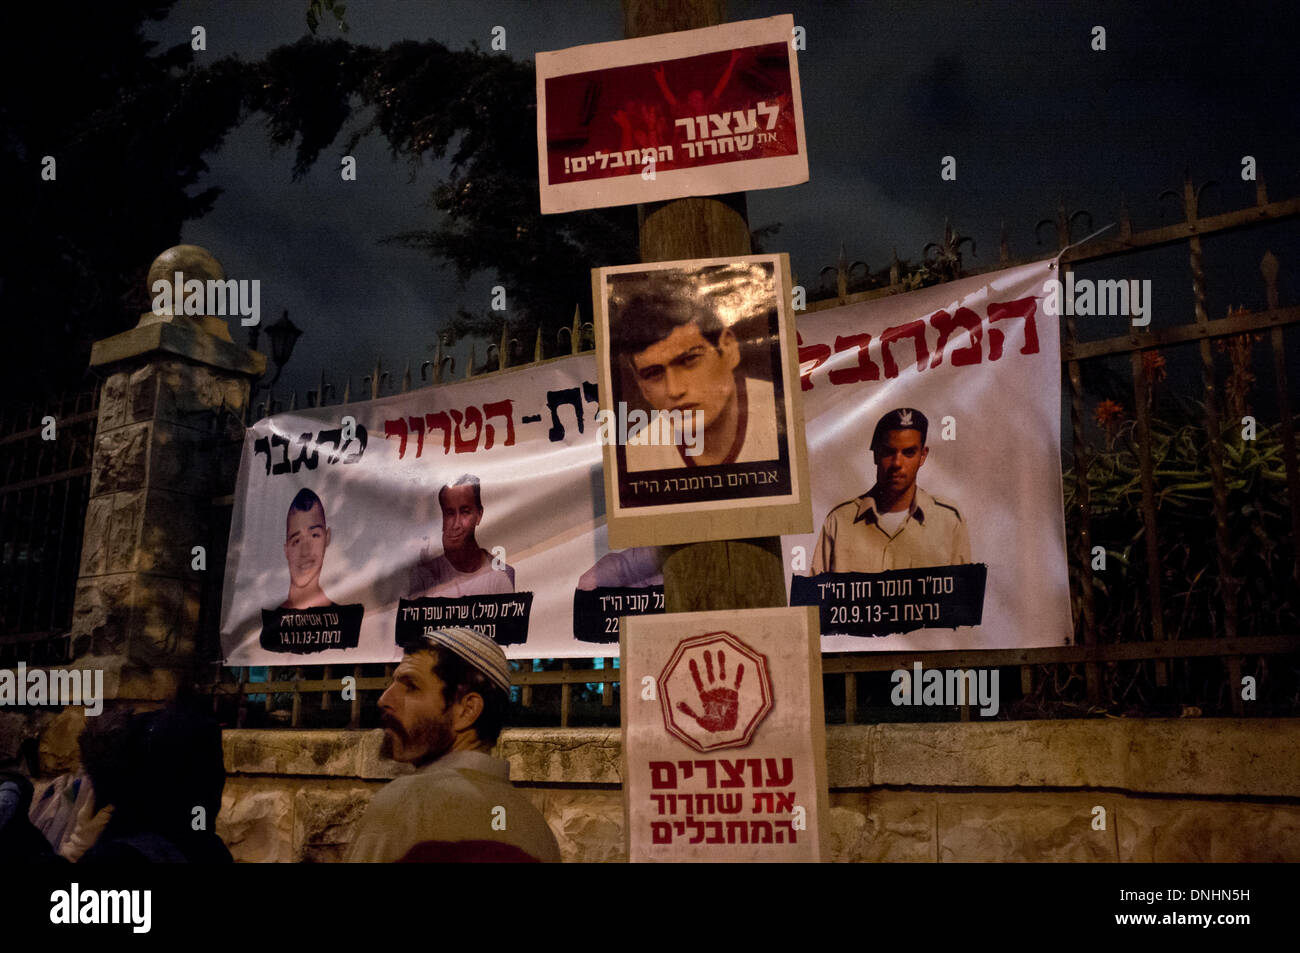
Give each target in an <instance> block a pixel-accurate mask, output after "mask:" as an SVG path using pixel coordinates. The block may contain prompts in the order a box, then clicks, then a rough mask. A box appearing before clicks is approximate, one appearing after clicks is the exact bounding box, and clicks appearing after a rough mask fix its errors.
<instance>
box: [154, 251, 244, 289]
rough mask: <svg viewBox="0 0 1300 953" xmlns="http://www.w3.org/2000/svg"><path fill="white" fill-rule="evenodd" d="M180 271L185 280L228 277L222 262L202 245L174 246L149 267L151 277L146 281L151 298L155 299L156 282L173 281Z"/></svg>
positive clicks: (218, 279)
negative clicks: (154, 287)
mask: <svg viewBox="0 0 1300 953" xmlns="http://www.w3.org/2000/svg"><path fill="white" fill-rule="evenodd" d="M178 271H179V272H180V273H181V274H183V275H184V276H185V280H189V279H190V278H197V279H198V280H199V281H209V280H216V281H222V280H224V279H225V277H226V270H225V269H224V268H222V267H221V262H219V261H217V259H216V258H215V257H213V254H212V252H210V251H208V250H207V249H206V248H203V247H202V246H200V245H173V246H172V247H171V248H169V249H167V250H166V251H165V252H163V253H162V254H161V255H159V256H158V257H157V258H155V259H154V260H153V264H152V265H150V266H149V277H148V278H146V279H145V287H146V288H147V290H148V291H149V296H150V297H153V285H154V282H155V281H158V280H160V279H161V280H166V281H171V280H173V279H174V278H175V276H176V272H178Z"/></svg>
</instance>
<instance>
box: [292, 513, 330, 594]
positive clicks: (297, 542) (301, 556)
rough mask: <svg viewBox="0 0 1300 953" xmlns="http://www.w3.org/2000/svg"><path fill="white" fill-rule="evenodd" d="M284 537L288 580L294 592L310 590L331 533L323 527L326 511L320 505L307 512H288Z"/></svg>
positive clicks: (313, 584) (317, 578) (322, 561)
mask: <svg viewBox="0 0 1300 953" xmlns="http://www.w3.org/2000/svg"><path fill="white" fill-rule="evenodd" d="M286 534H287V535H286V537H285V541H284V558H285V559H286V560H288V562H289V579H290V580H291V581H292V582H293V587H294V588H295V589H300V590H308V589H311V588H312V587H314V586H315V585H316V584H317V583H318V582H319V580H320V571H321V567H322V566H323V565H324V564H325V549H326V548H327V547H328V546H329V544H330V531H329V529H327V528H326V526H325V511H324V510H323V509H321V506H320V504H319V503H317V504H316V505H314V506H312V508H311V509H310V510H307V511H306V512H304V511H302V510H298V509H295V510H291V511H290V512H289V520H288V524H287V527H286Z"/></svg>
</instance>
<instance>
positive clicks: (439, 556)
mask: <svg viewBox="0 0 1300 953" xmlns="http://www.w3.org/2000/svg"><path fill="white" fill-rule="evenodd" d="M438 512H439V513H441V519H442V522H441V533H442V552H440V553H438V552H437V551H436V550H435V548H434V546H433V545H432V544H431V543H430V542H429V540H428V539H427V538H426V545H425V546H424V548H423V549H422V550H421V551H420V556H419V559H418V560H417V561H416V562H415V564H414V565H412V566H411V569H410V572H409V575H408V578H407V583H406V595H405V597H404V598H402V599H401V600H400V601H399V602H398V609H397V621H396V625H395V628H394V641H395V642H396V644H398V645H407V644H410V643H411V642H413V641H416V640H418V639H420V638H423V637H424V635H425V634H426V633H427V632H429V631H432V630H433V629H435V628H436V627H437V626H438V625H442V624H457V625H466V626H469V627H470V628H474V629H476V630H478V631H480V632H481V633H482V634H484V635H486V636H488V637H489V638H491V639H494V640H495V641H496V642H497V643H498V644H500V645H519V644H522V643H523V642H525V641H527V639H528V617H529V614H530V612H531V609H532V598H533V594H532V593H531V592H522V593H516V591H515V569H514V567H513V566H511V565H509V564H508V563H507V562H506V561H505V558H504V553H505V547H503V546H497V547H494V548H493V549H492V550H488V549H486V548H485V547H483V546H482V545H481V544H480V543H479V540H478V535H477V531H478V528H479V525H480V524H481V523H482V522H483V515H484V506H483V486H482V483H481V482H480V481H479V478H478V477H477V476H475V475H474V474H472V473H465V474H462V475H461V476H459V477H457V478H456V479H455V480H454V481H452V482H450V483H444V484H443V485H442V486H441V487H440V488H439V490H438ZM435 553H436V555H435Z"/></svg>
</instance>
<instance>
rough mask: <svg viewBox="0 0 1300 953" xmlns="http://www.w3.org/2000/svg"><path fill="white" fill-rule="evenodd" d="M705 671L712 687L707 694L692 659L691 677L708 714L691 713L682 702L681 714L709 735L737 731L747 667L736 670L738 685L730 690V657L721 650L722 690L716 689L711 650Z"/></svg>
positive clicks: (707, 655)
mask: <svg viewBox="0 0 1300 953" xmlns="http://www.w3.org/2000/svg"><path fill="white" fill-rule="evenodd" d="M704 668H705V670H706V671H707V673H708V676H709V685H710V687H709V688H708V689H707V690H706V689H705V687H704V682H703V681H701V680H700V667H699V665H697V664H696V662H695V659H691V677H692V678H694V679H695V690H696V691H697V692H699V695H700V703H701V704H702V705H703V706H704V714H702V715H697V714H695V712H694V711H692V710H691V706H690V705H688V704H686V702H678V703H677V710H678V711H680V712H682V713H683V714H687V715H690V716H691V717H692V718H694V719H695V721H696V723H698V724H699V726H700V727H701V728H703V729H704V730H705V731H710V732H716V731H730V730H731V729H732V728H735V727H736V720H737V717H738V715H739V712H740V692H739V691H738V690H737V689H739V688H740V683H741V681H742V680H743V679H744V677H745V666H744V665H743V664H742V665H741V666H740V667H739V668H738V669H737V670H736V681H735V684H734V687H732V688H728V687H727V686H726V678H727V654H726V653H725V652H723V651H722V650H721V649H719V650H718V677H717V679H716V682H721V683H722V684H721V685H720V686H718V687H716V688H715V687H712V686H714V685H715V684H716V682H715V679H714V677H713V653H712V652H710V651H709V650H708V649H705V650H704Z"/></svg>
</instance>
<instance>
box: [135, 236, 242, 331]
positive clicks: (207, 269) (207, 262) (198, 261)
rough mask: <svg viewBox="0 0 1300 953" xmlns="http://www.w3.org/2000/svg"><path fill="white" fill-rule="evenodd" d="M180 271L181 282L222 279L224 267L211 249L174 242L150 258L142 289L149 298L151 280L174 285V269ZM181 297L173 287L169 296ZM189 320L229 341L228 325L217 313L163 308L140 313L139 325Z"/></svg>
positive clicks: (178, 291) (223, 278)
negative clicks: (188, 313) (197, 313)
mask: <svg viewBox="0 0 1300 953" xmlns="http://www.w3.org/2000/svg"><path fill="white" fill-rule="evenodd" d="M177 272H180V273H181V282H182V283H184V282H185V281H189V280H192V279H197V280H199V281H203V282H207V281H224V280H225V277H226V270H225V269H224V268H222V267H221V262H219V261H217V259H216V257H215V256H214V255H213V254H212V252H210V251H208V250H207V249H206V248H204V247H202V246H201V245H173V246H172V247H171V248H168V249H167V250H166V251H164V252H163V253H162V254H161V255H159V256H158V257H157V258H155V259H154V260H153V264H151V265H150V266H149V275H148V277H147V278H146V279H145V290H146V291H147V292H148V294H149V299H150V300H151V301H152V300H153V299H154V297H155V295H154V290H153V288H154V284H155V283H156V282H158V281H166V282H168V283H170V284H172V285H173V287H175V282H176V273H177ZM180 297H181V293H180V289H179V288H175V290H174V291H173V295H172V300H173V301H176V300H178V299H179V298H180ZM178 320H179V321H182V322H190V321H192V322H193V324H194V325H195V326H197V327H199V328H202V329H203V330H205V331H207V332H208V333H210V334H214V335H216V336H217V337H219V338H221V339H223V340H226V341H229V340H231V337H230V329H229V328H228V327H227V325H226V322H225V321H224V320H222V319H221V318H218V317H212V316H207V315H203V316H199V317H198V318H189V317H187V316H186V315H176V314H174V313H173V310H172V309H163V311H162V313H159V314H154V313H152V312H146V313H144V314H142V315H141V316H140V326H143V325H147V324H153V323H156V322H159V321H163V322H176V321H178Z"/></svg>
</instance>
